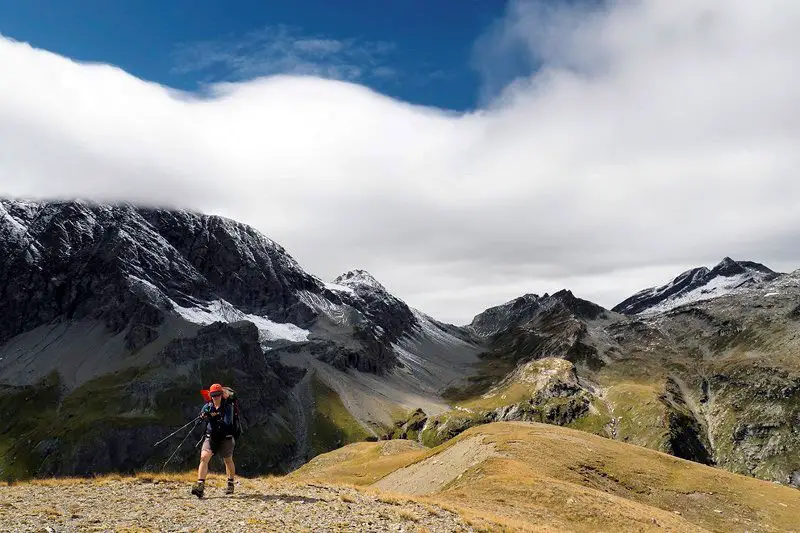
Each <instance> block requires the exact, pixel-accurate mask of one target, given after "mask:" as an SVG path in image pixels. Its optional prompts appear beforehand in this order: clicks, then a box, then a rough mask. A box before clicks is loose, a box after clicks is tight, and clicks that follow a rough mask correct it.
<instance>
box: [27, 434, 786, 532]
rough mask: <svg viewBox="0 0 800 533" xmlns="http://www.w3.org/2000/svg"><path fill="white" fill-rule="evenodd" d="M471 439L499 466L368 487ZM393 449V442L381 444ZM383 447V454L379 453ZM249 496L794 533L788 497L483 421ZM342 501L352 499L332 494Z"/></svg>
mask: <svg viewBox="0 0 800 533" xmlns="http://www.w3.org/2000/svg"><path fill="white" fill-rule="evenodd" d="M476 436H479V437H481V438H483V440H484V442H487V443H492V444H494V446H495V449H496V451H497V452H498V453H499V454H500V456H495V457H492V458H490V459H488V460H486V461H484V462H483V463H480V464H478V465H477V466H475V467H472V468H470V469H468V470H465V471H464V472H463V473H462V476H461V477H460V478H459V479H458V480H456V481H455V482H452V483H449V484H448V485H446V486H445V488H444V489H443V490H441V491H439V492H436V493H433V494H429V495H425V496H410V495H406V494H397V493H390V492H385V491H379V490H377V489H375V488H373V487H371V486H370V485H371V484H372V483H374V482H375V481H377V480H378V479H381V478H383V477H384V476H385V475H388V474H389V473H391V472H394V471H396V470H398V469H400V468H402V467H404V466H408V465H409V464H412V463H415V462H417V461H421V460H424V459H425V458H428V457H430V456H433V455H437V454H439V453H441V452H442V451H444V450H445V449H447V448H449V447H450V446H452V445H453V444H454V443H455V442H458V441H460V440H461V439H462V438H473V437H476ZM391 443H393V444H391ZM387 446H390V447H389V448H387ZM193 480H194V472H186V473H178V474H154V473H141V474H138V475H137V476H135V477H125V476H119V475H108V476H99V477H96V478H90V479H82V478H78V479H76V478H61V479H52V480H34V481H31V482H30V483H32V484H41V485H52V484H59V483H112V482H118V481H132V482H134V481H135V482H139V483H147V482H155V481H159V482H162V481H163V482H187V481H193ZM241 481H242V484H243V485H247V486H249V487H250V488H252V489H253V490H261V491H263V490H272V489H273V488H274V490H281V489H282V488H283V489H285V487H286V486H287V485H303V484H309V483H320V484H326V485H338V486H342V487H350V488H356V489H358V490H360V491H361V492H362V493H364V494H365V495H368V496H370V497H372V498H375V499H378V500H380V501H382V502H383V503H387V504H391V505H395V506H397V507H398V512H401V511H404V510H403V509H401V508H400V507H402V506H403V505H404V504H406V503H409V502H413V503H416V504H419V505H421V506H422V509H425V511H422V510H419V511H417V512H415V513H412V514H413V515H414V516H415V517H416V518H417V519H416V520H414V519H413V518H412V517H411V514H409V515H408V517H407V521H408V522H409V523H410V524H411V523H418V524H419V525H424V520H425V516H426V513H430V514H431V515H435V514H437V513H441V512H442V511H440V509H444V510H445V511H448V512H453V513H457V514H459V515H460V516H462V518H463V519H464V520H466V521H468V522H469V523H470V524H471V525H472V527H474V528H475V529H476V530H477V531H576V530H577V531H631V530H636V531H657V530H661V531H663V530H669V531H753V532H756V531H791V530H798V529H799V528H798V524H800V520H799V517H800V511H798V510H800V491H798V490H796V489H792V488H789V487H784V486H779V485H776V484H773V483H769V482H766V481H761V480H758V479H755V478H750V477H745V476H740V475H736V474H732V473H729V472H727V471H724V470H720V469H716V468H711V467H708V466H704V465H700V464H697V463H692V462H690V461H685V460H682V459H678V458H676V457H672V456H670V455H667V454H663V453H660V452H657V451H654V450H650V449H647V448H643V447H639V446H634V445H629V444H625V443H621V442H617V441H613V440H610V439H605V438H602V437H598V436H595V435H591V434H589V433H585V432H582V431H578V430H573V429H569V428H563V427H559V426H553V425H546V424H534V423H521V422H512V423H495V424H488V425H484V426H478V427H476V428H472V429H470V430H468V431H466V432H464V433H462V434H461V435H459V437H457V438H456V439H453V440H451V441H449V442H447V443H445V444H443V445H442V446H439V447H437V448H435V449H432V450H426V449H420V448H418V447H417V446H415V445H414V443H409V442H402V441H381V442H375V443H370V442H365V443H356V444H352V445H350V446H347V447H345V448H343V449H340V450H336V451H334V452H331V453H329V454H325V455H323V456H319V457H317V458H315V459H314V460H313V461H311V462H310V463H309V464H308V465H306V466H304V467H303V468H301V469H299V470H297V471H295V472H294V473H293V474H290V475H288V476H285V477H279V478H278V477H268V478H257V479H243V480H241ZM341 498H342V500H343V501H348V499H352V500H353V501H354V500H355V499H354V498H352V497H351V496H348V495H343V496H341Z"/></svg>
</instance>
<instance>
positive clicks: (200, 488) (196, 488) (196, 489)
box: [192, 481, 206, 498]
mask: <svg viewBox="0 0 800 533" xmlns="http://www.w3.org/2000/svg"><path fill="white" fill-rule="evenodd" d="M205 489H206V484H205V483H200V482H199V481H198V482H197V483H195V484H194V485H193V486H192V494H193V495H195V496H197V497H198V498H202V497H203V492H204V491H205Z"/></svg>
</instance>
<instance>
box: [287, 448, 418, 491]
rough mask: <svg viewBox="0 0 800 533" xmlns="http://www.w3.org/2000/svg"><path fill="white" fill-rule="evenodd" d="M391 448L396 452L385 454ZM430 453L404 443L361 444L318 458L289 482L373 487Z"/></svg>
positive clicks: (291, 477)
mask: <svg viewBox="0 0 800 533" xmlns="http://www.w3.org/2000/svg"><path fill="white" fill-rule="evenodd" d="M387 447H391V448H393V449H394V453H385V452H386V451H387ZM428 452H429V450H427V449H426V448H420V447H418V446H417V445H415V444H414V443H413V442H410V441H404V440H392V441H379V442H358V443H355V444H350V445H349V446H345V447H343V448H340V449H338V450H334V451H332V452H329V453H326V454H324V455H319V456H317V457H315V458H314V459H312V460H311V461H310V462H308V463H307V464H305V465H304V466H302V467H301V468H300V469H298V470H296V471H294V472H292V473H291V474H289V475H288V476H287V477H286V479H288V480H297V481H314V480H324V481H325V482H328V483H338V484H350V485H356V486H359V485H371V484H372V483H375V482H376V481H378V480H379V479H381V478H383V477H384V476H387V475H389V474H390V473H392V472H394V471H395V470H397V469H398V468H402V467H404V466H406V465H408V464H411V463H412V462H414V461H415V460H417V459H419V458H420V457H423V456H425V455H426V454H427V453H428Z"/></svg>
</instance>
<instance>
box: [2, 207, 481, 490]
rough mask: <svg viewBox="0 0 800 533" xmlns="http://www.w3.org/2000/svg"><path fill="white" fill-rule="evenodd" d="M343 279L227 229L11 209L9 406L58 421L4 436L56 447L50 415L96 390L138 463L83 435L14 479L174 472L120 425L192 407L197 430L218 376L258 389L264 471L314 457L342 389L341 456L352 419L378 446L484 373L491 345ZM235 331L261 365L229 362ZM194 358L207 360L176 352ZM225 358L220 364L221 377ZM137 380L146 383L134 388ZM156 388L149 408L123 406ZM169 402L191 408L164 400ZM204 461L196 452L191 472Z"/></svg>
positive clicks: (258, 465) (378, 289) (151, 213)
mask: <svg viewBox="0 0 800 533" xmlns="http://www.w3.org/2000/svg"><path fill="white" fill-rule="evenodd" d="M338 282H339V283H333V284H326V283H324V282H322V281H321V280H319V279H318V278H316V277H314V276H312V275H310V274H308V273H306V272H305V271H304V270H303V269H302V268H301V267H300V266H299V265H298V264H297V262H296V261H294V259H292V258H291V256H289V255H288V254H287V253H286V251H285V250H284V249H283V248H282V247H280V246H279V245H278V244H276V243H274V242H273V241H271V240H270V239H268V238H266V237H264V236H263V235H261V234H260V233H258V232H257V231H255V230H253V229H252V228H250V227H248V226H246V225H244V224H239V223H237V222H234V221H231V220H228V219H224V218H220V217H213V216H205V215H201V214H197V213H190V212H186V211H180V210H159V209H150V208H140V207H136V206H131V205H98V204H91V203H86V202H28V201H17V200H0V316H2V317H3V319H4V320H3V321H1V322H0V386H2V390H0V401H5V403H3V405H5V406H6V408H9V409H10V408H11V406H12V405H13V401H12V400H13V399H14V398H19V397H21V396H30V395H35V396H37V397H40V398H41V399H42V402H43V405H42V406H41V408H42V409H41V411H40V412H39V413H38V414H41V416H37V417H34V418H33V420H31V421H30V424H28V425H27V426H26V427H24V428H23V427H17V426H14V427H12V428H11V429H6V430H3V431H2V432H0V447H5V449H9V450H10V449H14V450H17V451H16V452H14V453H18V452H19V453H22V452H21V451H19V448H18V447H19V443H20V442H22V441H21V439H22V437H23V436H24V437H25V442H27V440H28V439H31V440H34V439H37V438H38V439H44V437H45V436H46V435H47V428H48V424H49V421H50V417H51V416H55V417H56V418H58V415H59V413H60V412H62V411H63V408H62V407H61V406H63V405H64V403H65V402H67V403H70V402H71V401H72V400H71V398H74V397H77V396H80V395H81V394H82V391H84V390H86V389H88V390H97V391H98V394H101V396H102V395H108V396H107V397H106V396H102V397H99V398H98V401H99V402H102V403H103V404H107V403H108V404H109V408H108V409H102V410H99V411H93V415H92V416H95V417H96V419H95V422H96V424H97V426H98V427H107V431H105V432H104V433H103V434H102V435H101V437H102V438H104V439H107V442H108V446H110V447H113V448H115V449H116V448H119V450H120V451H119V453H114V454H111V456H110V462H103V463H101V464H98V463H97V462H96V461H95V460H94V459H93V458H92V457H89V456H87V457H77V456H76V454H77V453H78V451H76V450H78V448H76V447H75V446H73V443H71V441H70V442H67V441H68V440H69V439H67V440H64V439H61V440H58V439H55V440H54V439H50V441H48V442H47V443H44V444H41V443H43V442H45V441H44V440H41V442H40V444H41V446H40V447H41V448H42V451H41V453H40V452H36V453H31V454H27V456H26V460H25V461H18V462H17V463H16V464H15V465H11V464H6V465H3V464H0V473H5V474H7V475H11V473H13V475H14V476H17V475H22V474H24V473H25V472H36V471H41V472H45V471H47V472H51V471H52V472H58V473H75V472H83V471H87V469H89V468H94V467H97V468H99V469H100V470H101V471H104V470H109V469H111V470H113V469H119V468H123V469H124V468H128V467H142V466H145V465H146V464H152V463H153V462H155V461H156V460H157V459H159V458H160V459H161V460H165V459H166V457H164V453H165V450H156V451H155V453H154V451H153V450H148V449H147V447H146V446H145V444H144V442H143V441H139V440H137V441H136V443H135V444H133V445H130V446H129V445H127V444H125V443H124V442H123V440H122V439H124V438H128V437H126V436H125V434H123V433H122V432H120V431H118V427H119V426H125V427H131V426H133V427H134V428H138V429H137V430H136V431H139V432H141V433H142V434H146V435H149V436H152V437H153V440H154V441H155V440H157V435H158V434H166V433H167V428H168V427H169V424H171V423H173V422H171V421H172V420H175V418H174V414H175V412H176V411H173V410H174V409H175V408H176V407H179V408H180V409H182V410H183V414H184V416H187V417H189V419H190V418H191V416H192V415H191V411H193V410H195V409H197V408H198V407H199V406H198V405H197V402H198V401H199V400H200V398H199V395H197V390H199V389H200V388H203V387H207V386H208V384H209V383H211V382H213V381H224V382H226V383H228V384H231V385H233V386H234V387H236V388H237V389H242V390H243V393H244V397H245V398H250V404H249V405H248V400H247V399H243V401H244V406H245V410H246V411H247V413H248V414H249V415H250V418H251V422H252V423H253V428H252V431H251V432H250V436H251V438H252V439H253V441H254V443H255V442H260V443H261V444H262V445H263V446H264V447H268V448H269V449H271V450H276V454H275V455H274V457H270V458H265V460H264V461H257V460H255V459H253V460H252V461H248V462H246V466H245V468H251V469H252V471H253V472H261V471H270V470H281V469H285V468H286V467H287V466H288V465H290V464H296V463H297V462H298V461H303V460H305V458H307V457H308V455H309V454H311V453H313V451H312V448H313V447H312V445H311V441H312V435H313V434H314V433H315V429H316V427H315V424H319V423H324V421H323V420H322V419H320V417H318V416H316V415H314V413H315V412H317V411H318V409H316V408H315V405H316V404H317V403H318V402H319V401H321V400H322V396H325V395H327V394H328V393H326V392H324V390H333V393H334V394H336V395H338V396H339V397H340V399H339V400H337V401H344V402H345V403H347V408H348V409H349V410H350V414H348V415H347V416H348V417H351V418H352V417H354V419H353V420H351V419H348V420H336V421H333V422H332V423H333V424H334V427H333V429H332V430H331V431H332V433H331V431H329V432H328V433H329V434H331V435H332V436H331V439H330V441H326V442H323V443H322V444H320V443H319V442H318V441H317V444H318V445H321V446H323V448H324V449H330V447H332V446H336V445H340V444H342V442H341V438H343V437H342V433H341V431H340V428H338V426H336V424H342V425H344V426H352V425H353V424H355V425H356V426H357V425H361V426H362V427H363V431H364V432H365V434H370V433H372V434H377V433H378V432H379V431H383V429H379V430H376V428H385V427H386V426H389V425H391V424H392V422H393V421H394V419H395V418H396V417H397V416H402V413H404V412H405V411H409V410H414V409H417V408H419V407H421V406H425V407H426V408H429V409H430V406H432V405H433V406H437V405H438V406H439V408H440V409H442V408H443V404H442V403H441V399H440V395H439V392H438V391H439V389H441V388H442V387H443V386H444V384H445V383H444V382H443V381H442V380H443V379H446V380H447V382H449V381H452V380H457V379H460V378H461V377H463V376H464V375H466V374H467V373H469V372H470V371H471V368H470V364H471V362H472V361H474V360H475V358H476V354H477V352H478V351H479V350H480V349H481V348H480V345H479V343H478V342H477V341H476V340H475V339H474V338H472V337H471V336H470V335H469V334H467V333H465V332H463V331H461V330H459V329H458V328H453V327H446V326H444V325H440V324H438V323H436V322H435V321H433V320H432V319H429V318H428V317H426V316H425V315H423V314H422V313H419V312H417V311H414V310H412V309H410V308H409V307H408V306H407V305H406V304H405V303H404V302H402V301H400V300H399V299H397V298H395V297H394V296H392V295H390V294H389V293H388V292H387V291H386V290H385V289H384V288H383V287H382V286H381V285H380V283H378V282H377V281H376V280H374V278H371V277H369V276H368V274H366V273H364V272H361V273H359V274H358V275H349V276H344V277H342V278H341V279H339V280H338ZM367 282H368V283H367ZM242 324H251V325H252V326H253V327H252V328H251V327H244V326H243V325H242ZM243 327H244V329H243ZM230 335H233V336H234V337H237V338H238V337H241V340H240V341H237V342H239V344H240V348H239V349H238V350H239V351H240V352H241V354H247V356H246V357H239V356H236V357H234V356H233V355H231V356H230V357H228V358H226V359H219V351H220V349H221V348H220V346H219V345H218V343H219V342H223V340H224V339H225V338H226V336H230ZM214 336H219V337H220V338H219V339H216V340H215V339H214ZM187 343H188V344H187ZM187 346H192V348H191V352H192V353H191V354H189V353H187V354H186V355H184V356H182V357H178V358H175V357H173V358H169V357H166V356H167V354H170V353H177V352H181V353H182V351H186V350H187V348H186V347H187ZM454 348H455V349H454ZM176 351H177V352H176ZM222 351H223V353H225V350H224V349H222ZM451 354H452V356H451ZM165 357H166V358H165ZM215 360H217V361H219V364H218V365H217V367H216V369H213V368H210V367H208V366H207V365H206V363H207V362H209V361H215ZM254 360H259V362H258V363H256V362H255V361H254ZM261 361H264V362H265V363H266V364H267V365H269V366H270V368H271V372H273V373H275V374H276V375H281V376H284V377H285V379H282V380H278V381H275V382H273V383H272V384H271V385H270V386H271V387H273V388H274V389H275V390H273V391H272V392H271V393H270V394H272V395H273V396H271V398H270V402H268V404H267V403H262V400H261V399H260V393H259V392H258V391H257V390H254V389H250V385H249V384H248V383H249V381H248V380H250V379H251V378H252V377H253V376H254V375H260V374H259V373H260V372H262V370H259V368H260V367H259V365H261V364H262V363H261ZM203 368H205V369H206V370H203ZM439 368H446V369H448V371H449V373H448V374H447V375H446V376H445V375H444V373H440V372H438V371H437V369H439ZM292 369H294V370H292ZM131 375H137V376H140V377H142V379H144V382H138V381H135V380H134V381H133V382H128V381H126V380H128V379H129V378H130V376H131ZM315 384H317V385H315ZM321 387H327V389H325V388H321ZM142 393H145V394H146V395H149V397H140V398H139V400H137V401H136V402H133V403H131V402H128V401H124V402H123V401H120V400H118V398H120V397H124V396H126V395H128V394H130V395H132V396H141V394H142ZM158 394H162V395H167V396H172V397H174V398H179V399H180V403H179V405H178V406H176V405H169V404H167V403H159V402H156V401H155V399H154V396H156V395H158ZM315 394H316V395H317V396H320V395H322V396H320V397H319V398H316V399H315ZM4 399H5V400H4ZM112 400H113V401H114V402H117V403H116V404H113V403H112ZM265 401H266V400H265ZM111 405H115V407H111ZM255 411H258V412H255ZM132 413H137V414H136V416H132ZM176 421H177V420H176ZM65 422H67V423H65V424H61V425H60V428H59V430H58V431H60V432H61V434H63V436H64V437H69V436H70V435H68V434H69V433H70V430H71V429H73V428H72V427H71V425H70V423H69V420H66V421H65ZM129 433H130V431H129ZM356 433H358V432H356ZM354 434H355V433H354ZM37 442H39V441H37ZM34 444H35V443H34ZM145 452H148V453H145ZM191 453H192V452H191V450H187V451H186V452H181V453H179V455H178V456H176V460H177V463H178V464H181V462H182V461H186V460H188V457H189V456H190V455H191ZM148 454H149V455H151V456H152V457H149V456H148V457H146V456H147V455H148ZM167 455H168V454H167ZM9 457H10V456H9ZM45 461H49V462H48V463H47V465H49V466H47V465H45V463H44V462H45ZM64 468H67V470H64ZM42 469H44V470H42ZM70 469H71V470H70Z"/></svg>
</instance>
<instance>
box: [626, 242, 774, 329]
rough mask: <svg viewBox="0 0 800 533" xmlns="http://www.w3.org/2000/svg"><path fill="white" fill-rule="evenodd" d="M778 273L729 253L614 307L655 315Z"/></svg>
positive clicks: (632, 312) (734, 290)
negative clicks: (732, 256) (740, 259)
mask: <svg viewBox="0 0 800 533" xmlns="http://www.w3.org/2000/svg"><path fill="white" fill-rule="evenodd" d="M776 276H779V274H777V273H775V272H773V271H772V270H770V269H769V268H767V267H765V266H764V265H761V264H758V263H753V262H750V261H739V262H737V261H734V260H732V259H730V258H728V257H726V258H725V259H723V260H722V261H721V262H720V263H719V264H718V265H717V266H715V267H714V268H713V269H711V270H709V269H708V268H705V267H700V268H695V269H692V270H688V271H686V272H684V273H682V274H681V275H679V276H678V277H676V278H675V279H674V280H672V282H670V283H668V284H666V285H663V286H661V287H654V288H649V289H645V290H643V291H640V292H638V293H636V294H635V295H633V296H632V297H630V298H628V299H627V300H625V301H624V302H622V303H621V304H619V305H617V306H616V307H614V311H618V312H622V313H627V314H633V315H638V316H643V317H646V316H653V315H656V314H659V313H664V312H667V311H670V310H672V309H675V308H677V307H680V306H683V305H687V304H692V303H696V302H701V301H705V300H711V299H714V298H719V297H721V296H726V295H729V294H738V293H740V292H742V291H745V290H747V289H749V288H751V287H754V286H756V285H758V284H760V283H762V282H764V281H768V280H771V279H774V278H775V277H776Z"/></svg>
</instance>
